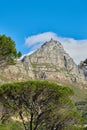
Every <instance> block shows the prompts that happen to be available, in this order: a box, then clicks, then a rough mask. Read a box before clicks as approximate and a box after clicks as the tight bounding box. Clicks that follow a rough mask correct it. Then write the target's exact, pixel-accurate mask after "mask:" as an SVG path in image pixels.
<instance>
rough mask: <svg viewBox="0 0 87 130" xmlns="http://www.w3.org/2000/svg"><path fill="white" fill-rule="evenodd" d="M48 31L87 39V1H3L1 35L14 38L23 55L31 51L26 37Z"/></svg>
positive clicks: (63, 35)
mask: <svg viewBox="0 0 87 130" xmlns="http://www.w3.org/2000/svg"><path fill="white" fill-rule="evenodd" d="M45 32H53V33H55V34H57V36H61V37H63V38H73V39H75V40H84V39H85V40H86V39H87V0H1V1H0V34H6V35H8V36H11V37H12V39H13V40H15V42H16V46H17V49H18V50H20V51H22V53H23V54H25V53H28V52H29V51H30V50H31V47H30V46H29V47H28V46H26V45H25V42H26V38H29V37H30V36H33V35H34V36H35V35H38V34H43V33H45ZM38 42H39V41H38Z"/></svg>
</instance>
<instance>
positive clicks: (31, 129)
mask: <svg viewBox="0 0 87 130" xmlns="http://www.w3.org/2000/svg"><path fill="white" fill-rule="evenodd" d="M32 124H33V113H31V119H30V130H33V127H32Z"/></svg>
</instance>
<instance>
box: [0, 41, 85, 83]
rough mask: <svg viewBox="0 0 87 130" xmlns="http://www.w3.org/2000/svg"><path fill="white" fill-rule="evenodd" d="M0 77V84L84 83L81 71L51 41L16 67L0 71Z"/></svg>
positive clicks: (59, 47) (59, 46) (61, 48)
mask: <svg viewBox="0 0 87 130" xmlns="http://www.w3.org/2000/svg"><path fill="white" fill-rule="evenodd" d="M0 76H1V78H0V82H2V81H6V82H7V81H24V80H28V79H35V78H36V79H47V80H53V81H60V82H67V83H72V82H74V83H76V82H77V83H78V82H85V76H84V72H83V69H81V67H79V66H77V65H76V64H75V62H74V61H73V59H72V58H71V57H70V56H69V55H68V54H67V53H66V52H65V50H64V48H63V46H62V44H61V43H60V42H58V41H55V40H53V39H51V40H50V41H49V42H46V43H44V44H43V45H42V46H41V47H40V48H39V49H38V50H37V51H35V52H34V53H32V54H31V55H29V56H25V57H24V58H23V59H22V60H21V61H18V62H17V64H16V65H14V66H8V67H7V68H5V69H4V70H0Z"/></svg>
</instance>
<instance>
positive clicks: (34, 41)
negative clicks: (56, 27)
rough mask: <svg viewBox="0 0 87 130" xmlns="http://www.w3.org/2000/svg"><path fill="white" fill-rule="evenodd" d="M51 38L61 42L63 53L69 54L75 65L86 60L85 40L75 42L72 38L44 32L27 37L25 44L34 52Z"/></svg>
mask: <svg viewBox="0 0 87 130" xmlns="http://www.w3.org/2000/svg"><path fill="white" fill-rule="evenodd" d="M51 38H53V39H54V40H57V41H59V42H61V43H62V45H63V46H64V49H65V51H66V52H67V53H69V55H70V56H71V57H72V58H73V59H74V61H75V62H76V63H77V64H78V63H79V62H80V61H82V60H84V59H85V58H87V40H75V39H73V38H65V37H60V36H58V35H57V34H56V33H53V32H45V33H41V34H37V35H33V36H29V37H27V38H26V39H25V44H26V45H27V46H28V47H30V48H31V50H36V49H38V48H39V47H40V46H41V45H42V44H43V43H44V42H46V41H49V40H50V39H51Z"/></svg>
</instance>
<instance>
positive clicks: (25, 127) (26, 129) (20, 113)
mask: <svg viewBox="0 0 87 130" xmlns="http://www.w3.org/2000/svg"><path fill="white" fill-rule="evenodd" d="M19 115H20V118H21V120H22V123H23V126H24V129H25V130H28V128H27V126H26V124H25V121H24V118H23V116H22V112H21V111H20V112H19Z"/></svg>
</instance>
